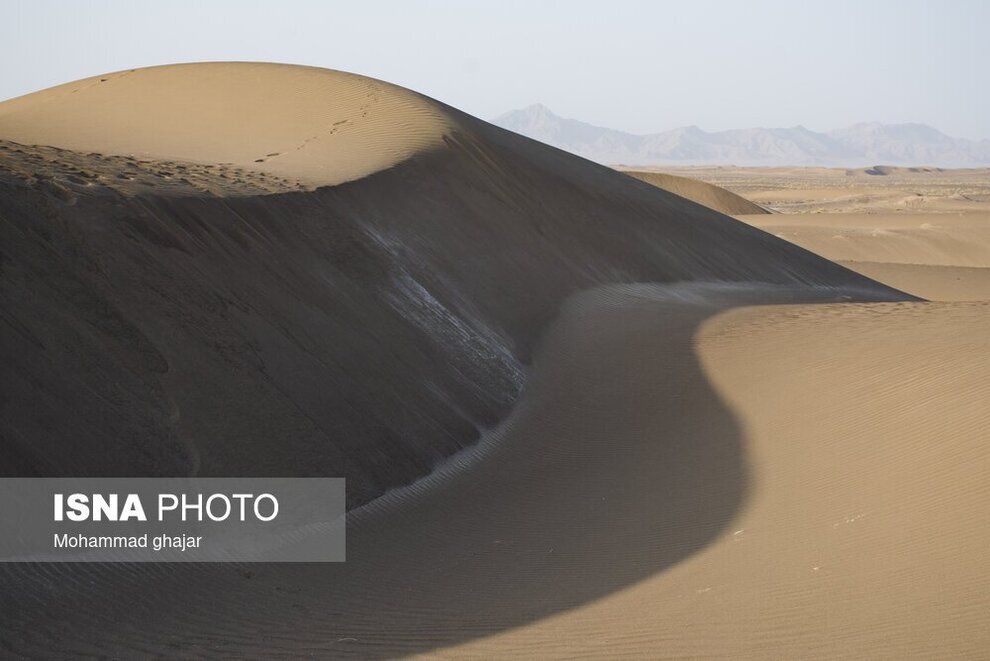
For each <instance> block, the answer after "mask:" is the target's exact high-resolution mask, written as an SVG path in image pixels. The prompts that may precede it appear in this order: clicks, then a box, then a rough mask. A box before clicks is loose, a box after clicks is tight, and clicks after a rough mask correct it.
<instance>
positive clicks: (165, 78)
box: [0, 62, 450, 186]
mask: <svg viewBox="0 0 990 661" xmlns="http://www.w3.org/2000/svg"><path fill="white" fill-rule="evenodd" d="M449 129H450V125H449V118H448V116H447V115H446V114H445V113H444V112H443V111H442V109H441V108H440V105H439V104H437V103H436V102H434V101H432V100H430V99H428V98H426V97H423V96H421V95H419V94H416V93H415V92H411V91H409V90H406V89H403V88H400V87H396V86H395V85H390V84H388V83H384V82H382V81H378V80H373V79H371V78H366V77H364V76H356V75H353V74H348V73H344V72H340V71H329V70H327V69H318V68H314V67H301V66H289V65H282V64H261V63H252V64H246V63H236V62H217V63H207V64H189V65H181V64H180V65H169V66H162V67H150V68H147V69H130V70H127V71H119V72H116V73H110V74H105V75H102V76H94V77H93V78H86V79H84V80H78V81H76V82H73V83H67V84H65V85H60V86H58V87H53V88H51V89H47V90H44V91H41V92H36V93H34V94H28V95H26V96H22V97H18V98H16V99H12V100H10V101H5V102H3V103H2V104H0V137H3V138H4V139H7V140H11V141H13V142H19V143H22V144H30V145H48V146H53V147H61V148H63V149H71V150H75V151H81V152H99V153H100V154H111V155H118V156H135V157H139V158H151V159H158V160H177V161H192V162H196V163H209V164H229V165H235V166H241V167H248V168H250V169H252V170H255V171H258V172H264V173H271V174H274V175H278V176H280V177H288V178H291V179H294V180H298V181H300V182H304V183H305V184H307V185H311V186H319V185H326V184H336V183H341V182H344V181H350V180H353V179H358V178H360V177H363V176H366V175H368V174H371V173H373V172H376V171H378V170H382V169H385V168H388V167H390V166H392V165H395V164H396V163H399V162H401V161H403V160H405V159H406V158H408V157H410V156H411V155H413V154H415V153H418V152H420V151H423V150H426V149H429V148H431V147H437V146H439V145H441V144H442V141H443V136H444V135H445V134H446V133H447V132H448V131H449Z"/></svg>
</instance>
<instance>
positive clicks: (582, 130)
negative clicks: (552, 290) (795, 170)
mask: <svg viewBox="0 0 990 661" xmlns="http://www.w3.org/2000/svg"><path fill="white" fill-rule="evenodd" d="M491 121H492V123H493V124H496V125H498V126H501V127H502V128H506V129H509V130H510V131H515V132H516V133H521V134H522V135H525V136H527V137H530V138H533V139H534V140H539V141H540V142H545V143H547V144H549V145H553V146H554V147H558V148H560V149H563V150H565V151H569V152H571V153H574V154H578V155H579V156H583V157H585V158H588V159H590V160H593V161H598V162H599V163H604V164H612V165H616V164H623V165H654V164H678V165H700V164H726V165H728V164H732V165H831V166H847V167H849V166H864V165H872V164H877V163H883V164H892V165H932V166H938V167H976V166H985V165H990V140H978V141H977V140H966V139H964V138H951V137H949V136H947V135H945V134H944V133H942V132H941V131H938V130H936V129H934V128H932V127H931V126H927V125H925V124H880V123H877V122H870V123H863V124H855V125H853V126H850V127H848V128H844V129H837V130H835V131H829V132H828V133H818V132H816V131H810V130H808V129H806V128H804V127H803V126H795V127H793V128H786V129H763V128H753V129H733V130H730V131H715V132H709V131H703V130H702V129H700V128H698V127H697V126H687V127H684V128H678V129H674V130H672V131H665V132H663V133H655V134H652V135H634V134H632V133H625V132H623V131H616V130H614V129H608V128H604V127H601V126H594V125H593V124H586V123H584V122H580V121H577V120H575V119H566V118H563V117H559V116H558V115H555V114H554V113H553V112H551V111H550V109H549V108H547V107H546V106H543V105H540V104H536V105H532V106H529V107H527V108H523V109H521V110H513V111H511V112H507V113H505V114H504V115H501V116H499V117H496V118H495V119H493V120H491Z"/></svg>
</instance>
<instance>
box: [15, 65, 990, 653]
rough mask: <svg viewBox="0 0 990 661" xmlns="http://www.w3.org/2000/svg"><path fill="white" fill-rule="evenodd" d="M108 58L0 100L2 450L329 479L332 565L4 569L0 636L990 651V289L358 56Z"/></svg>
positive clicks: (129, 466) (472, 647)
mask: <svg viewBox="0 0 990 661" xmlns="http://www.w3.org/2000/svg"><path fill="white" fill-rule="evenodd" d="M219 72H222V73H223V75H220V74H219ZM100 78H107V80H105V81H103V82H100ZM100 78H96V79H90V81H89V83H88V84H87V85H83V84H81V83H77V84H74V85H68V86H63V87H61V88H55V90H49V91H46V92H41V93H38V94H36V95H29V96H28V97H23V98H22V99H17V100H14V101H10V102H7V103H4V104H0V139H4V140H7V141H8V142H7V143H5V144H4V145H3V149H2V150H0V217H2V218H3V221H4V222H3V224H2V226H0V229H2V234H0V239H2V244H3V246H4V260H3V270H2V276H3V277H2V278H0V302H2V306H0V309H2V310H3V314H4V321H5V324H3V325H2V326H0V329H2V331H0V332H2V335H0V338H2V343H0V346H2V348H3V352H4V355H3V360H4V361H5V365H8V366H9V367H8V369H7V370H6V371H5V374H4V379H3V381H2V382H0V387H2V391H0V393H2V400H3V401H4V409H3V411H4V415H3V419H2V425H3V427H2V429H0V438H2V441H0V466H2V471H3V474H5V475H62V474H68V473H74V474H83V475H93V474H102V475H108V474H111V475H112V474H130V475H134V474H145V475H162V474H202V475H258V474H261V475H343V476H346V477H347V478H348V500H349V505H350V507H351V508H352V509H351V511H350V513H349V516H348V525H349V530H348V561H347V562H346V563H341V564H302V565H278V564H272V565H264V564H262V565H252V566H250V567H246V566H233V565H224V564H214V565H191V566H184V565H140V566H138V565H88V566H85V567H81V566H78V565H40V566H39V565H3V566H2V568H0V582H2V584H3V595H4V596H3V599H0V623H2V624H0V627H2V629H0V638H2V649H3V651H4V653H8V654H13V655H19V654H23V655H28V656H70V655H109V656H117V657H133V656H154V655H171V656H180V657H202V656H221V655H226V656H231V657H236V658H265V659H270V658H296V657H300V656H307V655H308V656H317V657H357V658H392V657H395V656H402V655H416V654H422V655H425V656H430V657H435V656H448V657H457V658H461V657H475V658H492V657H500V656H501V657H505V656H526V657H534V658H559V657H577V656H584V657H594V658H601V657H606V656H622V657H628V658H675V657H676V658H683V657H685V656H691V657H707V658H711V657H723V658H746V657H750V658H795V657H800V658H809V657H811V658H814V657H818V658H821V657H847V658H852V657H862V656H869V657H888V658H904V657H906V656H918V657H931V656H939V655H941V656H951V657H964V656H978V655H979V654H980V653H981V652H982V651H984V650H985V649H986V648H987V645H988V644H990V640H988V639H987V634H986V633H984V629H985V627H983V626H982V624H983V623H982V618H983V614H984V613H985V611H986V607H987V595H988V594H990V591H988V588H990V585H988V584H987V578H986V574H985V572H984V571H983V569H982V564H983V551H984V550H985V549H986V546H987V543H988V541H990V536H988V533H987V529H986V526H985V525H984V522H985V520H986V518H987V515H988V514H990V511H988V505H987V503H988V502H990V501H988V499H987V487H986V479H987V477H988V473H990V453H988V452H987V451H986V447H985V440H986V436H985V432H984V430H985V429H986V428H987V426H988V425H990V420H988V415H990V412H988V410H987V407H986V406H984V405H983V404H984V403H985V402H986V399H987V396H988V395H990V392H988V388H990V383H988V381H987V379H986V374H987V369H988V367H990V365H988V356H990V351H988V349H990V346H988V344H987V342H988V340H987V334H986V332H985V331H986V328H987V324H988V322H990V309H988V308H987V306H986V304H983V303H928V302H921V301H918V300H916V299H913V297H911V296H909V295H907V294H904V293H901V292H900V291H897V290H895V289H891V288H890V287H888V286H885V285H882V284H879V283H877V282H875V281H872V280H870V279H868V278H866V277H863V276H861V275H858V274H856V273H854V272H852V271H850V270H848V269H846V268H844V267H842V266H839V265H837V264H835V263H833V262H831V261H829V260H827V259H825V258H822V257H820V256H817V255H815V254H813V253H811V252H809V251H807V250H805V249H803V248H801V247H799V246H796V245H794V244H792V243H788V242H787V241H784V240H782V239H779V238H776V237H774V236H772V235H771V234H768V233H765V232H763V231H761V230H758V229H756V228H753V227H750V226H748V225H746V224H744V223H741V222H739V221H737V220H734V219H732V218H729V217H726V216H724V215H722V214H720V213H718V212H716V211H713V210H710V209H706V208H704V207H703V206H699V205H698V204H696V203H694V202H691V201H688V200H685V199H684V198H682V197H679V196H678V195H675V194H672V193H670V192H668V191H664V190H661V189H658V188H656V187H653V186H647V185H644V184H643V183H642V182H638V181H635V180H633V179H632V178H630V177H627V176H625V175H623V174H620V173H618V172H615V171H613V170H610V169H608V168H604V167H601V166H598V165H595V164H593V163H590V162H588V161H585V160H583V159H579V158H576V157H573V156H570V155H568V154H565V153H564V152H561V151H558V150H556V149H552V148H550V147H546V146H543V145H540V144H538V143H535V142H533V141H530V140H528V139H526V138H523V137H521V136H518V135H515V134H511V133H508V132H506V131H502V130H500V129H497V128H495V127H492V126H491V125H488V124H486V123H484V122H481V121H479V120H476V119H474V118H471V117H469V116H467V115H464V114H462V113H459V112H458V111H456V110H453V109H450V108H447V107H445V106H443V105H442V104H439V103H437V102H433V101H431V100H429V99H425V98H424V97H421V96H419V95H416V94H414V93H411V92H408V91H405V90H399V89H397V88H394V87H392V86H388V85H385V84H384V83H377V82H376V81H368V80H367V79H364V78H360V77H354V76H350V75H346V74H339V73H336V72H323V71H321V70H315V69H297V68H293V67H273V66H270V65H249V64H225V65H196V66H182V67H170V68H159V69H151V70H139V71H137V72H134V73H132V74H127V75H125V74H120V75H119V76H118V78H115V79H111V77H107V76H104V77H100ZM94 81H95V82H94ZM128 81H129V82H128ZM142 81H143V82H142ZM117 83H125V84H127V85H131V87H130V88H128V89H129V90H130V91H128V92H127V93H124V92H123V91H120V92H119V93H114V94H116V96H114V97H113V98H114V102H113V103H111V102H110V101H108V100H107V99H104V98H103V97H102V96H101V95H104V94H107V95H109V94H111V92H112V89H113V88H112V87H106V90H108V91H106V92H104V91H100V87H101V86H109V85H111V84H117ZM212 84H216V85H217V86H219V88H220V89H221V90H222V93H218V94H216V95H213V96H211V94H212V92H211V91H210V87H211V85H212ZM73 89H76V90H78V91H77V92H75V93H74V92H72V90H73ZM94 90H95V91H94ZM372 92H374V93H375V94H377V95H378V96H377V99H376V100H375V102H374V103H373V104H372V105H373V106H374V107H375V108H377V109H378V110H377V111H372V110H370V109H369V108H370V106H369V108H366V107H365V106H366V105H367V104H368V103H369V99H371V95H372ZM86 95H93V96H92V98H91V99H88V98H87V96H86ZM145 95H150V98H154V99H157V101H156V104H158V105H162V104H164V105H163V107H165V106H167V107H168V108H171V109H174V110H175V111H179V110H182V111H184V112H186V113H188V114H191V115H195V116H194V117H192V118H191V119H188V120H186V121H188V126H189V131H190V135H191V136H192V137H188V136H186V135H185V133H184V129H183V126H184V125H185V124H183V123H182V122H180V121H178V120H175V123H174V124H169V123H168V122H170V121H172V120H171V119H170V118H166V120H165V124H163V125H161V126H162V128H160V129H159V124H157V123H155V122H150V121H146V120H144V119H142V118H139V117H135V116H132V114H140V112H138V111H144V110H148V109H149V108H147V107H145V106H142V105H141V104H143V103H145V101H143V100H142V99H143V98H144V96H145ZM200 95H204V96H205V98H206V100H205V101H202V103H201V102H200V101H199V97H200ZM107 98H109V97H107ZM235 98H236V99H239V101H238V103H236V104H235V103H231V104H229V105H226V106H225V105H223V104H224V103H226V102H225V101H224V100H225V99H235ZM32 99H33V100H32ZM44 99H49V101H44ZM77 100H79V101H78V103H77ZM248 100H250V101H252V102H253V103H256V104H260V106H262V107H260V108H254V109H252V110H244V109H243V108H242V107H241V105H243V104H245V103H246V102H247V101H248ZM200 103H201V107H200V106H199V105H197V104H200ZM101 104H102V105H101ZM131 104H133V105H131ZM239 104H241V105H239ZM265 104H268V105H267V106H266V105H265ZM158 105H156V106H155V107H156V108H157V107H158ZM128 108H132V109H134V111H135V112H134V113H132V112H131V111H130V110H128ZM197 108H199V110H197ZM242 111H243V112H242ZM101 112H106V113H116V123H115V124H114V125H113V126H114V127H117V128H113V129H112V128H111V127H110V126H109V125H108V124H104V125H103V126H102V128H100V129H99V131H97V132H96V133H91V134H90V136H89V137H86V135H85V130H84V129H85V127H86V125H87V122H91V121H97V119H98V115H99V114H100V113H101ZM365 112H367V113H368V116H367V117H364V116H363V115H362V113H365ZM376 112H380V113H381V114H375V113H376ZM345 119H347V120H348V121H353V122H354V123H355V126H356V127H357V128H355V131H357V132H356V133H355V134H353V135H352V136H351V142H349V143H335V142H334V139H335V138H336V137H337V135H338V134H337V133H334V134H333V135H332V137H331V136H329V135H328V134H324V133H321V131H326V132H328V133H329V131H330V130H331V127H332V126H334V124H335V122H342V121H344V120H345ZM365 120H368V121H367V123H366V124H362V123H361V122H364V121H365ZM371 120H374V121H371ZM328 122H329V125H328ZM375 122H377V123H375ZM283 123H285V126H282V124H283ZM231 124H233V125H234V126H231ZM360 126H365V127H366V129H367V131H366V132H365V133H361V132H360V131H358V128H360ZM73 127H75V128H73ZM76 129H79V131H80V133H79V135H77V132H76ZM60 131H61V133H60ZM32 132H33V133H32ZM97 133H98V135H97ZM214 133H216V134H217V135H213V134H214ZM254 133H257V134H258V135H260V136H262V137H261V138H259V141H258V143H257V145H256V143H255V142H252V138H251V137H250V136H251V135H253V134H254ZM304 134H319V135H320V136H321V137H320V139H319V140H317V141H315V142H316V143H317V146H318V149H317V150H314V151H313V152H311V154H302V153H300V154H295V155H293V157H292V158H290V159H287V160H285V161H284V166H285V167H286V168H288V169H285V170H277V169H272V168H276V167H280V166H277V164H278V158H276V157H274V156H273V157H265V158H262V160H261V162H260V163H255V161H256V160H258V158H251V156H252V155H253V154H255V153H259V154H261V156H262V157H264V156H265V154H266V153H268V152H272V153H274V152H275V151H278V150H279V146H280V145H283V144H285V143H288V142H291V141H292V140H295V139H296V138H298V137H299V136H301V135H304ZM46 136H47V137H46ZM196 136H200V137H202V139H203V140H205V142H203V141H201V140H198V139H197V138H196ZM290 138H291V140H290ZM77 139H78V140H80V142H78V143H77V142H72V141H73V140H77ZM90 139H91V140H92V141H91V142H87V143H84V142H81V141H83V140H90ZM46 140H48V143H46V142H45V141H46ZM34 143H42V144H41V146H39V145H37V144H34ZM46 144H47V146H45V145H46ZM262 144H263V145H264V146H262V147H261V148H260V149H257V148H256V146H260V145H262ZM342 144H343V145H344V146H343V147H342V146H341V145H342ZM84 145H88V146H84ZM334 145H336V147H335V146H334ZM306 149H308V147H307V148H304V149H302V150H299V151H300V152H305V151H306ZM319 150H322V151H319ZM318 151H319V156H318V157H317V156H312V160H309V159H310V158H311V155H312V154H317V152H318ZM90 152H92V153H90ZM249 152H250V153H249ZM130 154H134V156H133V157H132V156H129V155H130ZM221 155H222V156H221ZM129 159H130V160H129ZM266 159H267V160H266ZM272 159H274V160H272ZM115 173H116V174H115ZM118 174H124V175H126V176H124V177H123V178H121V177H119V176H118ZM128 177H130V178H128ZM345 181H346V183H339V184H337V185H329V184H333V183H334V182H345ZM300 184H301V185H302V186H303V187H304V188H306V190H301V189H299V188H298V186H299V185H300ZM324 184H326V185H324ZM321 185H322V187H318V188H316V190H309V189H310V188H313V187H317V186H321ZM759 218H760V219H764V220H766V221H767V222H769V221H771V220H774V219H777V218H778V217H777V216H773V215H762V216H759ZM747 220H748V221H749V222H757V221H753V220H752V218H747ZM891 222H893V221H891ZM974 231H976V230H974ZM972 238H973V237H970V240H971V239H972ZM945 241H946V242H947V241H949V239H945ZM968 242H969V240H968ZM876 245H880V244H876ZM883 245H886V244H883ZM940 245H941V244H940ZM872 247H874V246H873V244H868V245H867V246H866V247H865V248H864V249H863V250H864V252H863V255H861V256H867V257H870V258H871V259H872V261H873V262H877V261H881V260H878V259H876V256H877V254H879V251H878V250H873V249H872ZM915 249H916V247H914V246H913V243H912V241H910V240H905V241H901V242H900V243H897V244H896V246H895V248H894V250H896V251H898V252H897V255H899V256H900V255H907V254H909V253H910V251H911V250H915ZM941 249H944V250H945V251H951V250H953V248H952V247H951V245H949V243H945V245H943V246H942V248H941ZM924 250H925V252H924V254H926V255H928V256H929V257H931V255H933V254H935V253H932V252H931V250H930V249H928V248H925V249H924ZM973 250H977V251H978V248H974V249H973ZM910 254H913V253H910ZM969 258H971V259H973V260H977V261H978V260H979V259H982V258H981V257H979V255H978V252H974V253H972V255H970V257H969ZM933 263H936V262H931V263H929V264H926V266H931V264H933ZM954 263H955V262H954ZM972 268H976V267H972Z"/></svg>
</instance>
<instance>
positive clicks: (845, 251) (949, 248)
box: [740, 207, 990, 301]
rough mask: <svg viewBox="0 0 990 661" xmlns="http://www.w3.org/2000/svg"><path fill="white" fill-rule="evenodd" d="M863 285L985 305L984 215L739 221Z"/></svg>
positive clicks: (987, 249)
mask: <svg viewBox="0 0 990 661" xmlns="http://www.w3.org/2000/svg"><path fill="white" fill-rule="evenodd" d="M740 218H741V219H743V220H745V221H746V222H748V223H750V224H752V225H754V226H755V227H759V228H761V229H764V230H766V231H767V232H771V233H773V234H774V235H775V236H777V237H779V238H782V239H786V240H787V241H792V242H794V243H796V244H797V245H800V246H803V247H805V248H807V249H808V250H812V251H814V252H816V253H818V254H819V255H822V256H823V257H827V258H828V259H833V260H835V261H837V262H839V263H842V264H844V265H845V266H848V267H849V268H851V269H854V270H856V271H858V272H860V273H862V274H864V275H866V276H868V277H871V278H877V279H878V280H880V281H882V282H885V283H887V284H889V285H891V286H893V287H898V288H899V289H902V290H904V291H908V292H911V293H912V294H915V295H917V296H921V297H923V298H927V299H932V300H944V301H951V300H987V299H990V212H988V211H986V210H985V207H984V210H983V211H971V212H968V213H959V214H955V213H910V214H907V213H891V212H888V213H870V214H852V213H830V214H814V215H807V214H774V215H772V216H762V215H752V216H740Z"/></svg>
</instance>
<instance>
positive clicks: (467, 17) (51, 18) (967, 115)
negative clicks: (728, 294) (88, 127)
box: [0, 0, 990, 138]
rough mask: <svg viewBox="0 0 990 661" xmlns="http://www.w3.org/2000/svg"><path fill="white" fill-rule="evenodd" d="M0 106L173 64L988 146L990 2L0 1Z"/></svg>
mask: <svg viewBox="0 0 990 661" xmlns="http://www.w3.org/2000/svg"><path fill="white" fill-rule="evenodd" d="M0 58H2V60H0V61H2V62H3V63H4V64H3V68H2V73H0V98H9V97H12V96H18V95H20V94H25V93H27V92H31V91H34V90H38V89H42V88H45V87H49V86H51V85H55V84H58V83H63V82H68V81H71V80H75V79H78V78H83V77H86V76H91V75H96V74H100V73H106V72H109V71H116V70H120V69H128V68H133V67H139V66H147V65H153V64H164V63H169V62H189V61H202V60H260V61H273V62H292V63H299V64H311V65H316V66H322V67H329V68H334V69H344V70H347V71H353V72H356V73H363V74H367V75H370V76H374V77H376V78H382V79H384V80H388V81H391V82H394V83H398V84H400V85H404V86H406V87H410V88H412V89H415V90H418V91H420V92H423V93H425V94H428V95H430V96H433V97H435V98H438V99H440V100H442V101H445V102H447V103H449V104H451V105H454V106H457V107H459V108H461V109H462V110H465V111H467V112H469V113H471V114H474V115H478V116H480V117H483V118H486V119H488V118H491V117H492V116H494V115H497V114H500V113H502V112H504V111H506V110H510V109H514V108H518V107H522V106H525V105H529V104H531V103H535V102H541V103H544V104H546V105H547V106H549V107H550V108H551V109H552V110H554V111H555V112H557V113H558V114H561V115H564V116H567V117H574V118H577V119H582V120H584V121H588V122H591V123H595V124H601V125H604V126H608V127H611V128H616V129H621V130H625V131H630V132H633V133H652V132H657V131H662V130H666V129H670V128H674V127H677V126H683V125H689V124H697V125H698V126H700V127H702V128H704V129H707V130H718V129H726V128H744V127H750V126H772V127H776V126H793V125H796V124H803V125H804V126H807V127H808V128H811V129H815V130H825V129H831V128H837V127H840V126H845V125H848V124H851V123H854V122H858V121H873V120H876V121H881V122H886V123H893V122H908V121H914V122H924V123H927V124H931V125H933V126H935V127H936V128H939V129H941V130H943V131H945V132H946V133H949V134H950V135H954V136H958V137H968V138H990V1H987V0H942V1H939V2H936V1H934V0H931V1H918V0H875V1H872V2H871V1H870V0H853V1H848V2H846V1H843V0H829V1H827V2H812V1H809V0H800V1H799V0H791V1H787V2H785V1H780V2H777V1H770V0H766V1H761V0H738V1H734V2H733V1H729V0H723V1H720V2H704V1H701V2H698V1H694V0H679V1H677V2H660V1H654V2H646V1H644V2H633V1H620V0H607V1H605V0H603V1H599V2H577V1H572V2H549V1H547V2H539V1H538V0H528V1H519V2H517V1H513V0H500V1H490V2H468V1H467V0H464V1H462V2H417V1H415V0H407V1H406V2H373V1H365V0H350V1H348V2H288V1H280V2H276V1H274V0H272V1H269V2H250V1H247V0H237V1H235V0H229V1H227V0H224V1H220V0H217V1H214V2H210V1H209V0H198V1H196V2H185V1H180V0H160V1H156V2H140V1H137V0H127V1H119V2H105V1H98V0H87V1H86V2H69V1H63V2H50V1H44V0H0Z"/></svg>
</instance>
